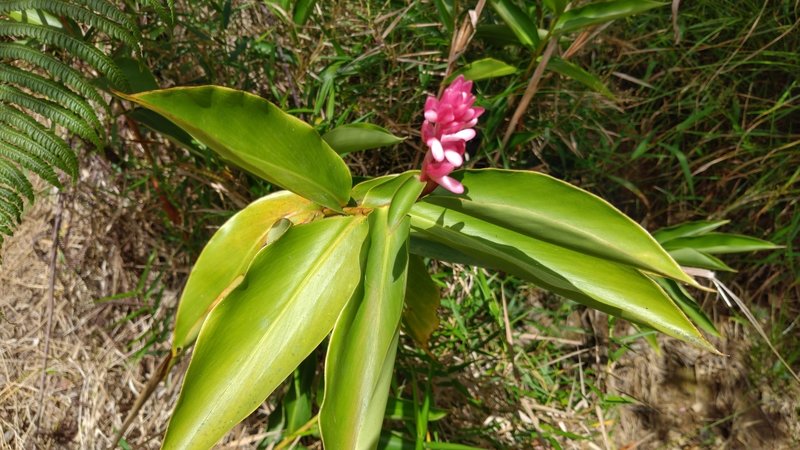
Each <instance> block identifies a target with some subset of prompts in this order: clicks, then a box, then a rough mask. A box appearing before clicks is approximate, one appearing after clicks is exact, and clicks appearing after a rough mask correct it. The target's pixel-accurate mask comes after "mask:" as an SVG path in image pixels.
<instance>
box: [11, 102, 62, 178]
mask: <svg viewBox="0 0 800 450" xmlns="http://www.w3.org/2000/svg"><path fill="white" fill-rule="evenodd" d="M0 123H6V124H8V125H11V126H12V127H14V128H16V129H17V130H19V131H20V132H22V133H24V134H26V135H27V136H28V137H30V138H31V139H32V140H33V141H35V142H36V143H37V144H39V145H40V146H42V147H44V149H45V151H49V152H50V153H53V154H55V155H58V156H59V158H60V159H61V163H60V164H57V166H58V167H59V168H62V169H63V170H64V171H65V172H67V173H68V174H69V175H70V176H71V177H73V178H74V177H77V176H78V159H77V158H76V157H75V153H74V152H73V151H72V149H71V148H69V147H68V146H67V144H66V143H65V142H64V141H63V140H61V139H60V138H59V137H58V136H56V135H55V133H53V132H52V131H50V130H48V129H47V128H45V127H44V125H42V124H41V123H39V122H37V121H36V120H35V119H33V118H32V117H31V116H29V115H27V114H25V113H23V112H22V111H20V110H18V109H16V108H12V107H10V106H7V105H4V104H3V103H0Z"/></svg>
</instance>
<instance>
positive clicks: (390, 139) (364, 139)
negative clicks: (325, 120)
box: [322, 123, 405, 155]
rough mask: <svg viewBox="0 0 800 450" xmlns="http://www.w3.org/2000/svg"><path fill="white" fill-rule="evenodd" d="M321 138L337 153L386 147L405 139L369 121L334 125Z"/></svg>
mask: <svg viewBox="0 0 800 450" xmlns="http://www.w3.org/2000/svg"><path fill="white" fill-rule="evenodd" d="M322 139H324V140H325V142H327V143H328V145H330V146H331V148H332V149H333V150H334V151H335V152H336V153H338V154H340V155H343V154H345V153H351V152H358V151H361V150H370V149H373V148H380V147H388V146H390V145H394V144H397V143H399V142H403V141H404V140H405V139H404V138H401V137H399V136H395V135H393V134H392V133H390V132H389V131H388V130H387V129H385V128H382V127H379V126H377V125H373V124H371V123H351V124H348V125H342V126H340V127H336V128H334V129H333V130H331V131H328V132H327V133H325V134H324V135H323V136H322Z"/></svg>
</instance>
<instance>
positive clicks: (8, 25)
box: [0, 21, 128, 88]
mask: <svg viewBox="0 0 800 450" xmlns="http://www.w3.org/2000/svg"><path fill="white" fill-rule="evenodd" d="M0 36H7V37H16V38H34V39H36V40H37V41H40V42H43V43H45V44H49V45H53V46H55V47H58V48H62V49H64V50H66V51H68V52H69V53H71V54H72V55H73V56H75V57H78V58H80V59H82V60H84V61H86V62H87V63H89V64H90V65H91V66H92V67H94V68H95V69H97V70H99V71H100V72H101V73H103V74H105V76H106V77H108V79H109V80H111V82H112V83H114V84H115V85H117V86H119V87H123V88H126V87H127V86H128V81H127V80H126V79H125V75H123V73H122V71H120V70H119V68H118V67H117V66H116V64H114V61H112V60H111V58H109V57H108V56H106V55H105V54H104V53H103V52H101V51H100V50H98V49H97V48H95V47H93V46H91V45H89V44H87V43H85V42H83V41H81V40H78V39H75V38H74V37H72V36H70V35H68V34H67V33H65V32H63V31H61V30H58V29H55V28H52V27H46V26H41V25H32V24H29V23H17V22H10V21H0Z"/></svg>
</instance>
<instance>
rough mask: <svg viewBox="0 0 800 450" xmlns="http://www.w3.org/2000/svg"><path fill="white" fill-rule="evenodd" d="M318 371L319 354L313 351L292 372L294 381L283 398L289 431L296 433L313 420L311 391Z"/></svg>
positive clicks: (287, 429)
mask: <svg viewBox="0 0 800 450" xmlns="http://www.w3.org/2000/svg"><path fill="white" fill-rule="evenodd" d="M316 372H317V355H316V354H315V353H311V354H310V355H309V356H308V358H306V359H305V361H303V362H302V364H300V367H298V368H297V370H295V371H294V374H292V383H291V384H290V385H289V390H288V391H287V392H286V396H285V397H284V398H283V407H284V412H285V413H286V431H287V432H288V433H294V432H295V431H297V430H299V429H300V428H301V427H302V426H303V425H305V424H306V423H307V422H308V421H309V420H311V410H312V407H313V402H312V400H311V392H312V387H313V384H314V375H315V374H316Z"/></svg>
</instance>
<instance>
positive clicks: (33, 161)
mask: <svg viewBox="0 0 800 450" xmlns="http://www.w3.org/2000/svg"><path fill="white" fill-rule="evenodd" d="M43 150H44V149H42V148H41V147H36V146H34V147H31V148H25V147H19V146H17V147H14V146H12V145H10V144H9V143H7V142H3V141H0V156H3V157H5V158H7V159H9V160H10V161H14V162H15V163H17V164H19V165H20V166H22V167H24V168H26V169H28V170H30V171H31V172H33V173H35V174H36V175H39V177H40V178H42V179H43V180H45V181H47V182H48V183H50V184H52V185H53V186H55V187H57V188H61V182H60V181H58V176H57V175H56V172H55V171H54V170H53V165H51V164H48V163H47V162H46V161H47V160H49V158H52V156H50V155H49V154H48V153H47V151H46V150H44V151H43Z"/></svg>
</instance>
